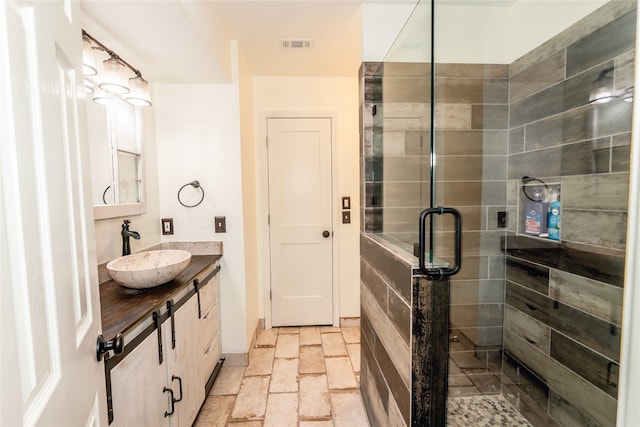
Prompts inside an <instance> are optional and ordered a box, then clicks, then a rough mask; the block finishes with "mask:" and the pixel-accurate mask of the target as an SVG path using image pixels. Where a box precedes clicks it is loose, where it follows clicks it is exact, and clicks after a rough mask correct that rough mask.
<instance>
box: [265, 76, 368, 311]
mask: <svg viewBox="0 0 640 427" xmlns="http://www.w3.org/2000/svg"><path fill="white" fill-rule="evenodd" d="M253 93H254V97H253V101H254V112H255V114H254V117H255V129H256V149H257V151H256V156H257V157H256V160H257V174H258V176H257V178H258V181H259V183H260V184H259V186H258V188H257V190H258V206H257V211H256V212H257V217H258V233H259V234H258V235H259V242H258V243H259V265H260V279H261V282H260V289H261V292H262V295H264V294H265V290H268V289H269V281H268V277H269V274H268V272H269V269H268V268H269V267H268V263H269V257H268V249H269V242H268V229H267V222H266V218H267V213H268V208H267V206H268V199H267V194H268V193H267V186H266V185H267V184H266V182H267V179H266V176H267V168H266V146H265V132H266V117H268V116H269V115H281V116H282V115H284V114H291V115H295V116H300V115H302V114H308V115H310V116H313V115H314V114H316V115H325V116H326V115H330V116H333V118H334V122H333V123H334V127H335V132H334V137H335V140H334V141H333V153H334V156H333V158H334V162H335V163H334V165H333V179H334V186H333V188H334V195H333V206H334V215H333V218H334V224H335V226H334V236H335V238H336V239H337V241H338V243H337V248H338V249H337V250H338V253H337V254H335V255H336V256H335V257H334V259H337V260H338V262H337V264H336V265H335V268H336V271H335V274H334V280H336V281H337V285H338V290H339V300H340V302H339V312H338V315H339V317H358V316H359V315H360V291H359V286H360V267H359V265H360V264H359V250H360V249H359V230H360V218H359V215H358V212H359V209H360V206H359V199H360V198H359V169H358V158H359V148H358V144H359V142H358V141H359V134H358V120H359V119H358V78H357V71H356V70H354V73H353V77H254V78H253ZM343 196H350V197H351V224H342V223H341V221H340V219H341V212H340V207H341V204H340V203H341V198H342V197H343ZM268 309H269V307H268V306H267V303H266V302H265V298H264V297H262V298H261V300H260V316H261V317H265V315H267V316H268V313H265V310H268ZM267 318H268V317H267Z"/></svg>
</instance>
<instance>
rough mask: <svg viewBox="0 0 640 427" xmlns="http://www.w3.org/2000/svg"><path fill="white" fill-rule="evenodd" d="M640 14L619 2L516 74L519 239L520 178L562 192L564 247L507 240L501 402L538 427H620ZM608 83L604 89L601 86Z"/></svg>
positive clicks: (523, 63)
mask: <svg viewBox="0 0 640 427" xmlns="http://www.w3.org/2000/svg"><path fill="white" fill-rule="evenodd" d="M634 4H635V2H627V1H619V2H618V1H616V2H610V3H609V4H607V5H605V6H604V7H603V8H601V9H599V10H598V11H596V12H594V13H593V14H591V15H589V16H588V17H587V18H585V19H584V20H582V21H580V22H578V23H576V24H575V25H573V26H572V27H570V28H569V29H567V30H566V31H564V32H563V33H561V34H559V35H558V36H556V37H555V38H553V39H551V40H550V41H549V42H547V43H545V44H544V45H542V46H540V47H539V48H537V49H535V50H533V51H532V52H530V53H528V54H527V55H525V56H524V57H522V58H520V59H519V60H517V61H515V62H514V63H513V64H511V65H510V79H509V82H510V100H509V101H510V116H509V129H510V132H509V162H508V166H509V167H508V177H509V185H508V199H509V212H510V215H513V218H512V219H515V218H516V217H517V219H516V220H512V221H510V223H509V229H510V231H511V232H512V233H513V234H515V233H517V232H521V231H522V225H523V219H522V217H523V215H522V214H523V210H524V201H523V200H524V199H523V197H522V193H521V191H520V178H522V177H523V176H532V177H536V178H540V179H543V180H544V181H545V182H547V184H548V185H549V186H552V187H557V188H560V191H561V206H562V212H561V243H557V242H552V241H549V240H545V239H539V238H531V237H524V236H515V235H512V236H510V237H508V238H507V241H506V247H507V260H506V261H507V262H506V305H505V313H504V332H505V333H504V385H503V394H504V395H505V396H506V397H507V398H508V399H509V400H511V402H512V403H514V404H515V405H517V406H518V407H519V408H520V410H521V411H522V412H523V413H524V414H525V416H527V418H529V419H530V420H531V421H532V422H533V423H534V424H535V425H542V424H556V423H557V424H558V425H603V426H613V425H615V418H616V397H617V383H618V364H619V352H620V323H621V307H622V285H623V273H624V258H623V257H624V249H625V234H626V222H627V197H628V178H629V151H630V150H629V148H630V147H629V146H630V139H631V138H630V131H631V108H632V103H631V102H625V101H623V100H622V99H615V100H613V101H611V102H609V103H605V104H589V103H588V100H589V95H590V93H591V91H592V90H593V87H594V84H597V82H598V79H599V77H600V81H603V82H606V83H607V84H608V85H609V86H610V88H611V89H612V90H614V91H615V93H617V94H623V93H624V92H625V90H626V89H628V88H629V87H632V86H633V74H632V73H633V59H634V50H633V47H634V40H635V9H633V7H634ZM602 76H604V78H603V77H602Z"/></svg>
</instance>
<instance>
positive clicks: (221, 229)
mask: <svg viewBox="0 0 640 427" xmlns="http://www.w3.org/2000/svg"><path fill="white" fill-rule="evenodd" d="M214 220H215V224H216V233H226V232H227V218H226V217H224V216H217V217H215V218H214Z"/></svg>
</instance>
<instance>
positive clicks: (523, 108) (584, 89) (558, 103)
mask: <svg viewBox="0 0 640 427" xmlns="http://www.w3.org/2000/svg"><path fill="white" fill-rule="evenodd" d="M611 67H613V61H609V62H607V63H604V64H601V65H598V66H597V67H594V68H592V69H590V70H589V71H586V72H584V73H581V74H578V75H575V76H573V77H571V78H568V79H566V80H564V81H562V82H560V83H557V84H555V85H553V86H550V87H548V88H546V89H543V90H541V91H539V92H536V93H535V94H533V95H531V96H528V97H526V98H523V99H520V100H519V101H516V102H514V103H512V104H511V108H510V110H509V125H510V127H512V128H514V127H518V126H520V125H523V124H526V123H531V122H534V121H536V120H540V119H542V118H545V117H550V116H553V115H555V114H558V113H562V112H564V111H568V110H570V109H573V108H576V107H580V106H583V105H587V104H588V102H589V96H590V94H591V86H592V83H593V82H594V81H595V80H596V79H597V78H598V76H599V75H600V73H601V72H602V71H603V70H605V69H607V68H611Z"/></svg>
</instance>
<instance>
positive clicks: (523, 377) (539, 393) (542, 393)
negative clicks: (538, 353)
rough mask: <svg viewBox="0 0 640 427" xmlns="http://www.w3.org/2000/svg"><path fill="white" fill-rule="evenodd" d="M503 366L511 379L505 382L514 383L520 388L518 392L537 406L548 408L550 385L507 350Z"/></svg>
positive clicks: (506, 375) (543, 408) (507, 377)
mask: <svg viewBox="0 0 640 427" xmlns="http://www.w3.org/2000/svg"><path fill="white" fill-rule="evenodd" d="M503 366H504V371H503V374H504V376H505V378H506V379H508V380H509V381H506V380H505V383H507V384H511V385H514V386H515V387H516V388H517V389H518V391H517V392H519V393H521V394H524V395H526V396H528V397H529V399H530V400H531V403H534V404H535V406H536V407H537V408H540V409H542V410H546V407H547V400H548V397H549V386H548V385H547V384H546V383H545V382H544V381H542V380H541V379H540V378H539V377H538V376H537V375H536V374H534V373H533V372H531V371H530V370H529V369H528V368H527V366H526V365H524V364H522V363H521V362H520V361H519V360H517V359H516V358H515V357H513V356H512V355H511V354H509V353H507V352H505V354H504V364H503Z"/></svg>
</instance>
